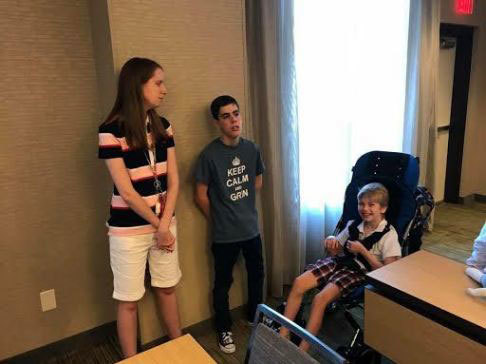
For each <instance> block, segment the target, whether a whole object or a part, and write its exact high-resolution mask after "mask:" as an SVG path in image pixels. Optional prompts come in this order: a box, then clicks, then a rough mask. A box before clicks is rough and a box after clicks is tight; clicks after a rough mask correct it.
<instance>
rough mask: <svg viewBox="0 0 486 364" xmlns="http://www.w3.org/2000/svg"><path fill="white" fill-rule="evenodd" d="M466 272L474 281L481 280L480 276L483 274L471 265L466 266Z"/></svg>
mask: <svg viewBox="0 0 486 364" xmlns="http://www.w3.org/2000/svg"><path fill="white" fill-rule="evenodd" d="M466 274H467V275H468V276H469V277H471V278H472V279H474V280H475V281H476V282H481V276H482V275H483V273H481V271H480V270H479V269H477V268H473V267H467V268H466Z"/></svg>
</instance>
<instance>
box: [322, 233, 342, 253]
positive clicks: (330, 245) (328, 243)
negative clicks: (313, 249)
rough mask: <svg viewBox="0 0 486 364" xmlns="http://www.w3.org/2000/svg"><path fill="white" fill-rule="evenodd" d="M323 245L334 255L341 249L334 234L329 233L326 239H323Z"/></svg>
mask: <svg viewBox="0 0 486 364" xmlns="http://www.w3.org/2000/svg"><path fill="white" fill-rule="evenodd" d="M324 247H325V248H326V249H327V251H328V252H329V253H330V254H331V255H332V256H335V255H336V254H337V253H339V250H340V249H341V244H340V243H339V240H337V239H336V237H335V236H332V235H331V236H328V237H327V238H326V240H324Z"/></svg>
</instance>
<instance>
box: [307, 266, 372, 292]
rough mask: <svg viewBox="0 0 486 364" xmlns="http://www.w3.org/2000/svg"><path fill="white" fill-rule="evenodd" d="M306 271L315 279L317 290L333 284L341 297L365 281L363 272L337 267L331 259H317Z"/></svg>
mask: <svg viewBox="0 0 486 364" xmlns="http://www.w3.org/2000/svg"><path fill="white" fill-rule="evenodd" d="M305 270H306V271H311V272H312V273H313V274H314V276H315V277H316V278H317V283H318V287H319V288H323V287H324V286H325V285H326V284H327V283H334V284H335V285H337V286H338V287H339V288H340V289H341V296H342V297H344V296H346V295H348V294H349V293H351V291H352V290H353V289H354V288H356V287H358V286H360V285H362V284H363V283H364V282H365V281H366V277H365V273H364V272H357V271H355V270H353V269H350V268H348V267H338V266H337V263H336V261H335V260H334V259H333V258H332V257H327V258H324V259H319V260H318V261H317V262H316V263H314V264H309V265H308V266H307V267H306V269H305Z"/></svg>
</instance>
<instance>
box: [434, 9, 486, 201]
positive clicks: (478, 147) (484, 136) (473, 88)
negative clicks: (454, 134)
mask: <svg viewBox="0 0 486 364" xmlns="http://www.w3.org/2000/svg"><path fill="white" fill-rule="evenodd" d="M441 22H442V23H453V24H464V25H470V26H474V27H475V30H474V43H473V51H472V52H473V55H472V65H471V78H470V85H469V100H468V109H467V119H466V134H465V137H464V154H463V159H462V175H461V187H460V195H461V196H468V195H471V194H474V193H477V194H482V195H486V167H485V165H486V163H485V162H484V156H485V155H486V143H485V140H486V102H485V100H486V67H485V66H484V65H485V64H486V1H482V0H477V1H475V2H474V13H473V14H472V15H457V14H455V12H454V0H441Z"/></svg>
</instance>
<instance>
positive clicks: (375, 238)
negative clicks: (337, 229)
mask: <svg viewBox="0 0 486 364" xmlns="http://www.w3.org/2000/svg"><path fill="white" fill-rule="evenodd" d="M360 223H361V220H358V219H356V220H355V221H353V222H352V223H351V225H349V227H348V232H349V238H348V240H347V241H346V243H345V244H344V247H343V251H344V257H339V258H338V259H337V262H338V265H343V266H346V267H348V268H351V269H353V270H356V267H358V269H361V267H360V265H359V264H358V263H356V261H355V260H354V258H356V259H358V260H359V261H360V262H361V263H362V264H363V265H364V266H365V267H366V269H367V270H368V272H370V271H372V270H373V269H372V267H371V264H370V263H369V262H368V261H367V260H366V259H365V257H363V256H362V255H361V254H357V255H355V254H353V253H351V252H350V251H349V250H348V247H347V245H348V242H350V241H359V242H360V243H361V244H363V246H364V247H365V248H366V250H370V249H371V248H372V247H373V245H375V244H376V243H378V242H379V241H380V239H381V238H382V237H383V236H384V235H385V234H386V233H387V232H389V231H390V226H391V225H390V223H389V222H388V223H387V224H386V226H385V228H384V229H383V231H375V232H374V233H373V234H371V235H369V236H367V237H366V238H364V239H359V230H358V226H359V224H360ZM351 262H352V263H351ZM353 263H354V264H353Z"/></svg>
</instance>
